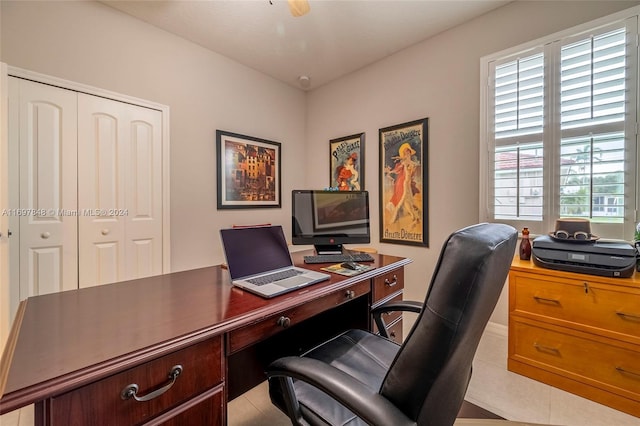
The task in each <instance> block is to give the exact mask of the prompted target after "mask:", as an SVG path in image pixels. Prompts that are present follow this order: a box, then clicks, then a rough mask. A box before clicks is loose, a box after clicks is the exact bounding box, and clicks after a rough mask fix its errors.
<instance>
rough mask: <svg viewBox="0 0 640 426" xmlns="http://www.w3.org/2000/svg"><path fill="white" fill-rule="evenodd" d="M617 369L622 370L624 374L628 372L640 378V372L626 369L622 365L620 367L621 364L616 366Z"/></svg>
mask: <svg viewBox="0 0 640 426" xmlns="http://www.w3.org/2000/svg"><path fill="white" fill-rule="evenodd" d="M616 370H618V372H620V373H622V374H628V375H630V376H635V377H637V378H639V379H640V373H636V372H635V371H629V370H626V369H624V368H622V367H619V366H618V367H616Z"/></svg>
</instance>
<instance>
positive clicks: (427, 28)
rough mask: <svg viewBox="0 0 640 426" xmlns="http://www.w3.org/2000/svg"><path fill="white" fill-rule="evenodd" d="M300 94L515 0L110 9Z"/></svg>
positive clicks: (232, 0)
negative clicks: (295, 9) (298, 9)
mask: <svg viewBox="0 0 640 426" xmlns="http://www.w3.org/2000/svg"><path fill="white" fill-rule="evenodd" d="M102 3H105V4H107V5H109V6H111V7H113V8H116V9H119V10H121V11H122V12H125V13H127V14H129V15H132V16H134V17H136V18H138V19H141V20H143V21H145V22H148V23H150V24H152V25H155V26H157V27H159V28H162V29H164V30H166V31H169V32H171V33H173V34H176V35H179V36H181V37H183V38H185V39H187V40H191V41H193V42H195V43H197V44H199V45H201V46H203V47H206V48H207V49H210V50H212V51H214V52H217V53H220V54H222V55H224V56H226V57H228V58H231V59H233V60H235V61H237V62H239V63H242V64H244V65H246V66H248V67H251V68H253V69H256V70H258V71H261V72H263V73H265V74H268V75H270V76H272V77H274V78H276V79H278V80H281V81H283V82H285V83H287V84H290V85H292V86H294V87H300V83H299V80H298V78H299V77H300V76H308V77H310V81H311V84H310V86H309V89H313V88H316V87H318V86H321V85H323V84H325V83H328V82H330V81H332V80H334V79H336V78H338V77H341V76H343V75H345V74H348V73H350V72H353V71H355V70H357V69H359V68H362V67H364V66H366V65H369V64H371V63H373V62H376V61H378V60H380V59H382V58H384V57H386V56H389V55H391V54H393V53H395V52H397V51H399V50H402V49H404V48H406V47H408V46H411V45H413V44H415V43H418V42H420V41H422V40H425V39H427V38H429V37H431V36H433V35H435V34H437V33H439V32H442V31H445V30H446V29H448V28H451V27H454V26H456V25H459V24H461V23H463V22H465V21H468V20H470V19H473V18H474V17H476V16H479V15H482V14H484V13H486V12H488V11H490V10H492V9H495V8H497V7H500V6H502V5H504V4H506V3H509V1H507V0H408V1H401V0H309V3H310V6H311V11H310V12H309V13H308V14H307V15H305V16H302V17H298V18H294V17H293V16H292V15H291V13H290V12H289V8H288V5H287V3H286V1H284V0H271V1H269V0H208V1H203V0H200V1H195V0H173V1H159V0H151V1H150V0H146V1H122V0H118V1H103V2H102Z"/></svg>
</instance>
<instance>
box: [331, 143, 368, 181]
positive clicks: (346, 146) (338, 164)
mask: <svg viewBox="0 0 640 426" xmlns="http://www.w3.org/2000/svg"><path fill="white" fill-rule="evenodd" d="M329 164H330V166H329V186H330V187H332V188H337V189H338V190H340V191H361V190H364V133H359V134H356V135H351V136H345V137H342V138H338V139H332V140H330V141H329Z"/></svg>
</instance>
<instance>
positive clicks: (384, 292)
mask: <svg viewBox="0 0 640 426" xmlns="http://www.w3.org/2000/svg"><path fill="white" fill-rule="evenodd" d="M403 288H404V268H400V269H396V270H394V271H391V272H387V273H386V274H384V275H381V276H379V277H377V278H375V279H374V281H373V302H374V303H373V304H374V305H375V304H376V302H378V301H380V300H382V299H385V298H386V297H389V296H391V295H392V294H394V293H397V292H400V291H402V289H403Z"/></svg>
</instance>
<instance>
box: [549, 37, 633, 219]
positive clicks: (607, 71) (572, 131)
mask: <svg viewBox="0 0 640 426" xmlns="http://www.w3.org/2000/svg"><path fill="white" fill-rule="evenodd" d="M627 44H628V42H627V34H626V28H625V27H621V28H616V29H614V30H612V31H605V32H604V33H601V34H595V35H591V36H589V37H586V38H582V39H580V40H578V41H573V42H570V43H567V44H565V45H563V46H562V47H561V49H560V75H561V77H560V128H561V135H562V137H561V140H560V203H559V204H560V216H573V217H585V218H590V219H592V220H596V221H598V220H600V221H606V222H610V223H623V222H624V215H625V208H624V207H625V196H624V184H625V180H626V177H629V178H633V176H631V175H627V176H625V173H624V168H625V143H624V141H625V103H626V101H627V88H626V81H627V69H626V62H627V60H626V59H627V53H626V52H627Z"/></svg>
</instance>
